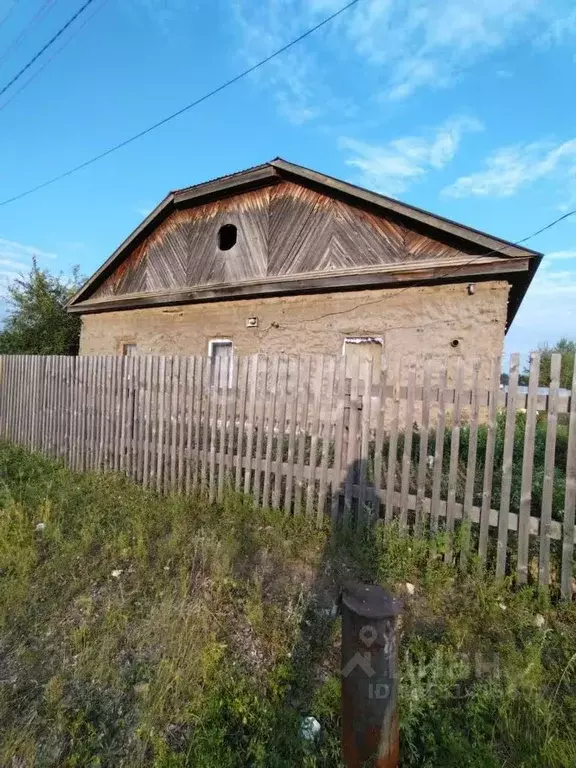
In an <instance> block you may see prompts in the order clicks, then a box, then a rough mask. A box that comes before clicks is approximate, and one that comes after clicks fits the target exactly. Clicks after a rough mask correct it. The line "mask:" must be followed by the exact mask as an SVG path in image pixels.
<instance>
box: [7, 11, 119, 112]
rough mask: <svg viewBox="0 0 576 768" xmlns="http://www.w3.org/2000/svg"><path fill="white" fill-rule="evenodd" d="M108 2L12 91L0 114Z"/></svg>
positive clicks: (93, 13)
mask: <svg viewBox="0 0 576 768" xmlns="http://www.w3.org/2000/svg"><path fill="white" fill-rule="evenodd" d="M108 1H109V0H104V1H103V2H102V3H101V4H100V5H99V6H97V8H96V9H95V10H94V11H93V12H92V13H91V14H90V16H88V17H87V18H86V19H84V21H83V22H82V24H80V25H79V26H77V27H75V29H74V31H73V32H72V34H71V35H70V37H67V38H66V40H65V41H64V42H63V43H62V45H60V46H59V47H58V48H56V50H55V51H54V53H53V54H52V56H49V57H48V58H47V59H46V60H45V61H44V63H43V64H42V66H40V67H38V69H37V70H35V71H34V73H33V74H32V75H31V76H30V77H29V78H28V80H25V81H24V83H23V84H22V85H21V86H20V87H19V88H16V89H15V90H13V91H12V93H11V94H10V95H9V96H8V98H7V99H6V101H4V102H2V104H0V112H1V111H2V110H3V109H4V108H5V107H7V106H8V104H10V102H11V101H13V100H14V99H15V98H16V96H18V94H20V93H22V91H24V90H26V88H27V87H28V86H29V85H30V84H31V83H32V82H33V81H34V80H35V79H36V78H37V77H38V75H39V74H40V73H41V72H43V71H44V70H45V69H46V67H47V66H48V65H49V64H51V63H52V62H53V61H54V59H55V58H56V57H57V56H58V55H59V54H60V53H62V51H63V50H64V48H66V46H67V45H68V44H69V43H71V42H72V40H74V38H75V37H76V35H78V34H79V33H80V32H81V31H82V30H83V29H84V27H85V26H86V25H87V24H88V23H89V22H90V21H91V20H92V19H93V18H94V16H96V14H97V13H100V11H101V10H102V9H103V8H104V6H105V5H106V4H107V3H108Z"/></svg>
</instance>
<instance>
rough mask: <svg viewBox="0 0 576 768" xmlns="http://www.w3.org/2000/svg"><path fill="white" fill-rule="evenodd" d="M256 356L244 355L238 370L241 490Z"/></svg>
mask: <svg viewBox="0 0 576 768" xmlns="http://www.w3.org/2000/svg"><path fill="white" fill-rule="evenodd" d="M251 360H254V358H249V357H242V358H241V359H240V369H239V371H238V387H239V390H240V403H239V407H238V439H237V442H236V467H235V477H234V487H235V489H236V490H237V491H239V490H240V489H241V487H242V462H243V458H244V432H245V427H246V400H247V397H248V374H249V370H248V369H249V364H250V361H251Z"/></svg>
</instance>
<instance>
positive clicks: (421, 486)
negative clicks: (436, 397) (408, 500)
mask: <svg viewBox="0 0 576 768" xmlns="http://www.w3.org/2000/svg"><path fill="white" fill-rule="evenodd" d="M431 383H432V361H431V360H430V359H429V358H427V359H426V360H425V361H424V373H423V379H422V418H421V421H420V427H419V432H420V440H419V443H418V470H417V475H416V509H415V511H414V531H415V533H416V535H418V536H419V535H420V534H421V533H422V528H423V518H424V496H425V494H426V468H427V465H428V434H429V429H430V385H431Z"/></svg>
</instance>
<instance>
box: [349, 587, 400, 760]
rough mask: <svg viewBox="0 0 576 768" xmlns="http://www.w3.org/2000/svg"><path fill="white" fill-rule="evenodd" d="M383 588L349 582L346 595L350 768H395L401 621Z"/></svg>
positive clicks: (397, 605)
mask: <svg viewBox="0 0 576 768" xmlns="http://www.w3.org/2000/svg"><path fill="white" fill-rule="evenodd" d="M401 612H402V603H401V602H400V601H399V600H397V599H395V598H393V597H391V596H390V595H388V594H387V593H386V592H385V591H384V590H383V589H382V588H381V587H379V586H375V585H370V584H361V583H358V582H351V583H349V584H347V585H346V586H345V587H344V591H343V594H342V756H343V760H344V763H345V765H346V766H347V767H348V768H361V766H373V767H374V768H396V766H397V765H398V760H399V750H400V742H399V731H398V716H397V713H396V699H397V692H398V642H397V633H398V617H399V615H400V613H401Z"/></svg>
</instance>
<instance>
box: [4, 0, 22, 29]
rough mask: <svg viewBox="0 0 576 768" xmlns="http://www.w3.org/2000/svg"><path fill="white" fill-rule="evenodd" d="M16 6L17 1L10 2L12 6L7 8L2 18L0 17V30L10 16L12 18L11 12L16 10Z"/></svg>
mask: <svg viewBox="0 0 576 768" xmlns="http://www.w3.org/2000/svg"><path fill="white" fill-rule="evenodd" d="M17 5H18V0H12V4H11V5H10V7H9V8H8V10H7V11H6V13H5V14H4V16H2V18H1V19H0V29H1V28H2V27H3V26H4V24H6V22H7V21H8V19H9V18H10V16H12V14H13V12H14V11H15V10H16V6H17Z"/></svg>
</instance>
